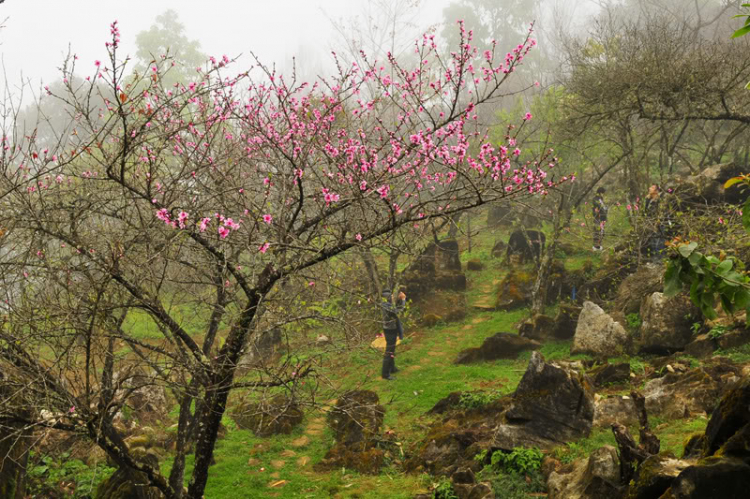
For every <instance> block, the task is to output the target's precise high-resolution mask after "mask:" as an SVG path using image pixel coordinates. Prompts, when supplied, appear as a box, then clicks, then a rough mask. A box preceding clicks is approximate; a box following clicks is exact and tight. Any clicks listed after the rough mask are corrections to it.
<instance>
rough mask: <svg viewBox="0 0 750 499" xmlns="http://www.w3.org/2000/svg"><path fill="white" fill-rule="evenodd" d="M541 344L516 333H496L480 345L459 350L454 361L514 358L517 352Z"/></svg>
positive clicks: (458, 362)
mask: <svg viewBox="0 0 750 499" xmlns="http://www.w3.org/2000/svg"><path fill="white" fill-rule="evenodd" d="M541 346H542V345H541V343H539V342H537V341H534V340H530V339H528V338H524V337H522V336H519V335H517V334H511V333H497V334H494V335H492V336H490V337H489V338H487V339H486V340H484V342H483V343H482V345H481V346H479V347H476V348H468V349H466V350H463V351H461V352H460V353H459V354H458V357H457V358H456V361H455V363H456V364H471V363H474V362H481V361H492V360H498V359H515V358H516V357H518V354H519V353H521V352H523V351H526V350H536V349H538V348H539V347H541Z"/></svg>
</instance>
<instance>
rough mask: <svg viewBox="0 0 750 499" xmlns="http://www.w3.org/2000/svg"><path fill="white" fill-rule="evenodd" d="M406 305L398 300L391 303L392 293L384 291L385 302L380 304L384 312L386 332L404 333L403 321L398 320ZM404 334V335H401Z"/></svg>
mask: <svg viewBox="0 0 750 499" xmlns="http://www.w3.org/2000/svg"><path fill="white" fill-rule="evenodd" d="M404 306H405V303H404V301H403V300H396V303H395V304H394V303H392V301H391V292H390V291H387V290H386V291H383V301H382V302H381V303H380V308H381V310H382V312H383V329H384V330H386V331H399V332H401V331H403V329H402V327H401V320H400V319H399V318H398V316H399V314H400V313H401V312H403V311H404ZM400 334H403V333H400Z"/></svg>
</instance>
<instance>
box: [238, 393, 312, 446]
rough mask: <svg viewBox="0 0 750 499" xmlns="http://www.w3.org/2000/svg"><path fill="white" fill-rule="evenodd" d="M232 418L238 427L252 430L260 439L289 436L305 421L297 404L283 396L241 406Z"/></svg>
mask: <svg viewBox="0 0 750 499" xmlns="http://www.w3.org/2000/svg"><path fill="white" fill-rule="evenodd" d="M231 416H232V419H234V421H235V423H237V426H239V427H240V428H242V429H245V430H250V431H252V432H253V433H255V435H257V436H259V437H270V436H271V435H278V434H285V435H288V434H289V433H291V432H292V430H294V428H295V427H296V426H297V425H299V424H300V423H301V422H302V420H303V419H304V413H303V412H302V409H301V408H300V407H299V405H298V404H297V402H296V401H295V400H294V399H289V398H287V397H285V396H283V395H277V396H276V397H273V398H272V399H270V400H263V401H261V402H257V403H250V404H239V405H238V406H237V407H235V408H234V410H233V411H232V412H231Z"/></svg>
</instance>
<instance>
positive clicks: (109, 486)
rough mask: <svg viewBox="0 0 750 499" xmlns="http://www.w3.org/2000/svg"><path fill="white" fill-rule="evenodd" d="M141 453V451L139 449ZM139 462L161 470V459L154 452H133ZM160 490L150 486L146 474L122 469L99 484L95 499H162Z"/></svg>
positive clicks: (162, 495)
mask: <svg viewBox="0 0 750 499" xmlns="http://www.w3.org/2000/svg"><path fill="white" fill-rule="evenodd" d="M138 450H139V451H140V450H141V449H138ZM132 453H133V455H134V457H136V459H137V460H139V461H141V462H143V463H145V464H148V465H150V466H152V467H154V468H156V469H159V458H158V456H157V455H156V454H155V453H153V452H152V451H143V452H132ZM163 497H164V494H162V493H161V492H160V491H159V489H157V488H155V487H149V486H148V478H147V477H146V475H145V473H141V472H138V471H133V470H131V469H129V468H124V467H120V468H118V469H117V471H115V472H114V474H112V476H111V477H109V478H108V479H106V480H104V481H103V482H102V483H100V484H99V487H97V489H96V495H95V499H162V498H163Z"/></svg>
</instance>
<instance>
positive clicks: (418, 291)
mask: <svg viewBox="0 0 750 499" xmlns="http://www.w3.org/2000/svg"><path fill="white" fill-rule="evenodd" d="M459 255H460V253H459V248H458V242H456V241H455V240H453V239H449V240H445V241H440V242H439V243H431V244H430V245H429V246H427V248H425V249H424V251H422V253H421V254H420V255H419V256H418V257H417V258H416V259H415V261H414V262H412V263H411V264H410V265H409V267H407V269H406V270H405V271H404V274H403V280H404V286H405V288H406V291H405V292H406V294H407V295H408V296H409V298H410V299H412V300H414V301H416V302H419V301H421V300H422V299H423V298H425V297H426V296H428V295H429V294H430V293H432V292H434V291H439V290H449V291H464V290H466V275H465V274H464V273H463V272H462V270H461V260H460V259H459Z"/></svg>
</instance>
